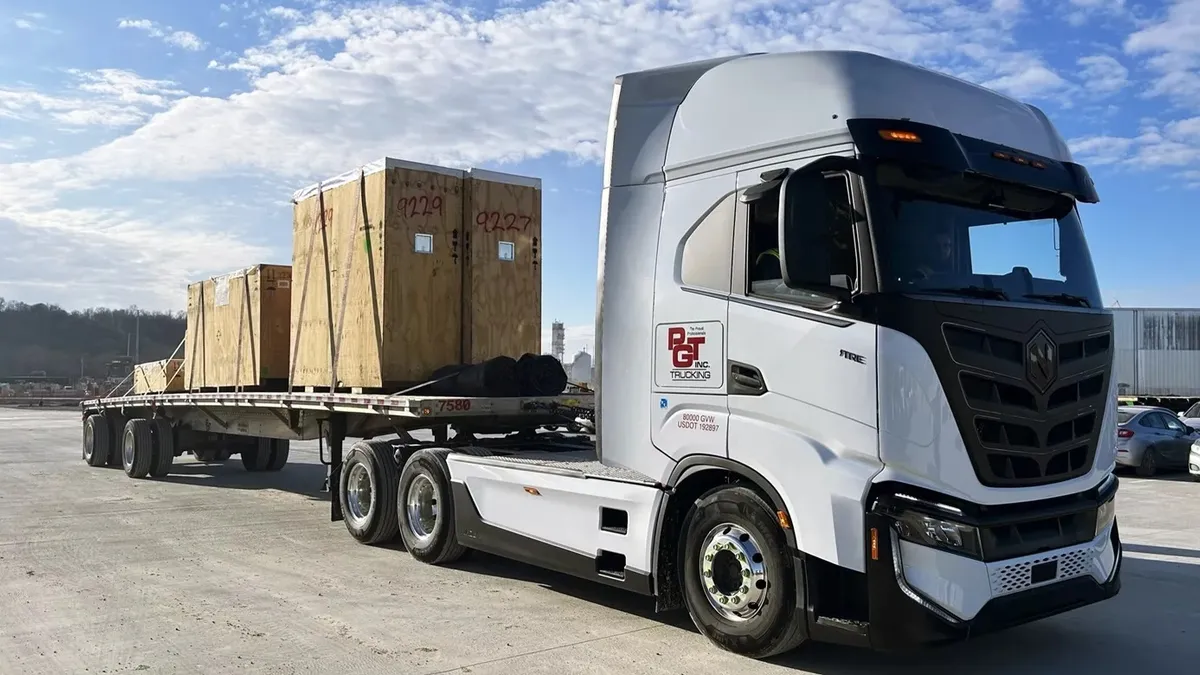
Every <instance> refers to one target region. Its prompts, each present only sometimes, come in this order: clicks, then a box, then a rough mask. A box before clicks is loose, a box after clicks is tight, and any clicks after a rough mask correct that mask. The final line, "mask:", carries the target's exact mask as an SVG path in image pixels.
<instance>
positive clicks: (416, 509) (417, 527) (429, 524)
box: [404, 474, 440, 543]
mask: <svg viewBox="0 0 1200 675" xmlns="http://www.w3.org/2000/svg"><path fill="white" fill-rule="evenodd" d="M439 497H440V495H439V494H438V489H437V486H436V485H434V484H433V481H432V480H430V479H429V477H428V476H426V475H423V474H418V475H417V476H416V477H415V478H413V481H412V483H410V484H409V486H408V490H407V493H406V494H405V496H404V510H405V515H406V516H408V517H407V518H406V519H405V520H407V521H408V531H409V532H411V533H412V534H413V536H414V537H416V538H417V540H418V541H420V542H422V543H424V542H426V541H428V540H429V539H432V538H433V534H434V532H435V531H436V529H437V521H438V515H439V513H440V509H439V508H438V501H439Z"/></svg>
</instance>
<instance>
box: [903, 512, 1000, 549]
mask: <svg viewBox="0 0 1200 675" xmlns="http://www.w3.org/2000/svg"><path fill="white" fill-rule="evenodd" d="M895 518H896V529H897V530H898V531H899V533H900V537H901V538H902V539H907V540H908V541H911V542H913V543H914V544H921V545H923V546H934V547H936V548H940V549H945V550H947V551H954V552H955V553H961V554H963V555H969V556H971V557H974V558H978V557H980V549H979V530H978V529H976V528H975V527H974V526H973V525H963V524H962V523H956V522H954V521H952V520H942V519H941V518H934V517H932V516H927V515H925V514H923V513H917V512H915V511H903V512H901V513H900V514H898V515H896V516H895Z"/></svg>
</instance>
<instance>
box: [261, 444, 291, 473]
mask: <svg viewBox="0 0 1200 675" xmlns="http://www.w3.org/2000/svg"><path fill="white" fill-rule="evenodd" d="M291 447H292V444H291V441H288V440H285V439H280V438H272V439H271V457H270V459H268V460H267V468H266V469H265V470H266V471H279V470H281V469H283V467H284V466H285V465H286V464H287V461H288V455H289V454H290V453H291Z"/></svg>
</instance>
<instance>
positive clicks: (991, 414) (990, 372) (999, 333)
mask: <svg viewBox="0 0 1200 675" xmlns="http://www.w3.org/2000/svg"><path fill="white" fill-rule="evenodd" d="M942 332H943V335H944V337H945V341H946V348H947V349H948V351H949V356H950V362H951V363H948V364H946V365H948V366H952V367H953V369H954V371H955V372H954V373H953V374H951V373H945V372H943V373H940V374H941V376H942V379H943V381H946V380H950V381H951V382H953V381H954V380H957V383H958V385H959V387H960V391H961V396H962V399H961V401H962V403H963V404H965V406H964V407H965V408H966V410H964V411H963V412H964V413H965V415H964V416H963V417H960V429H962V430H963V433H964V435H965V436H966V437H965V438H964V442H965V443H966V444H967V446H968V449H969V450H971V453H970V454H971V459H972V463H973V464H974V466H975V470H976V473H977V474H979V477H980V480H981V482H983V483H984V484H985V485H993V486H1026V485H1038V484H1043V483H1053V482H1057V481H1062V480H1068V479H1070V478H1074V477H1076V476H1079V475H1082V474H1084V473H1086V472H1087V470H1088V468H1089V466H1090V465H1091V462H1092V458H1093V457H1094V452H1095V447H1096V441H1097V436H1098V433H1099V426H1100V419H1099V416H1100V415H1101V414H1102V411H1103V409H1104V404H1105V400H1104V392H1105V391H1106V388H1107V382H1106V378H1107V376H1108V373H1109V370H1110V368H1111V360H1112V353H1111V351H1112V339H1111V334H1110V333H1108V332H1104V333H1100V334H1090V335H1085V336H1078V335H1070V336H1059V335H1057V334H1056V333H1055V332H1053V331H1052V330H1051V329H1050V328H1049V327H1048V326H1045V325H1036V326H1033V327H1031V328H1030V329H1029V330H1026V331H1023V332H1022V333H1020V334H1015V335H1014V334H1011V333H1012V332H1013V331H1012V330H1011V328H1009V327H1006V328H1000V327H998V326H988V327H987V328H986V329H984V328H982V327H978V328H977V327H973V326H969V325H963V324H958V323H946V324H944V325H943V331H942ZM1005 333H1008V335H1005ZM1047 341H1048V342H1049V343H1051V344H1053V345H1055V348H1054V351H1053V352H1051V353H1052V354H1053V355H1054V356H1053V358H1052V365H1050V366H1049V368H1051V369H1052V370H1049V371H1048V370H1047V369H1046V368H1047V366H1046V364H1045V358H1044V355H1045V352H1043V353H1042V354H1043V359H1042V363H1041V364H1036V365H1039V367H1040V370H1038V371H1036V372H1037V375H1038V376H1039V377H1041V378H1043V379H1044V380H1045V381H1039V382H1038V383H1037V384H1038V385H1040V386H1042V387H1045V391H1044V392H1043V391H1041V390H1040V389H1039V387H1038V386H1035V385H1034V381H1033V379H1032V377H1033V376H1032V375H1030V373H1031V372H1035V371H1033V370H1032V369H1031V368H1030V360H1031V359H1033V358H1035V357H1034V356H1031V355H1030V354H1029V352H1030V348H1029V345H1036V344H1040V343H1045V342H1047ZM1047 372H1051V373H1052V375H1049V376H1048V375H1047V374H1046V373H1047ZM951 378H952V379H951ZM1046 378H1049V379H1048V380H1047V379H1046ZM1046 381H1048V382H1049V385H1048V386H1046ZM955 393H957V392H950V391H948V392H947V394H948V395H950V397H951V403H952V407H954V406H953V403H954V401H953V399H955V398H957V396H955V395H954V394H955ZM964 417H965V418H964ZM962 422H967V423H965V424H964V423H962Z"/></svg>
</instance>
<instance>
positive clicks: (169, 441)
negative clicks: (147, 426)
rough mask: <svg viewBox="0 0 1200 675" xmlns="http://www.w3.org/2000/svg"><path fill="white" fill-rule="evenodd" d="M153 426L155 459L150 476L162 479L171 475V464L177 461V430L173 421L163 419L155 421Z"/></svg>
mask: <svg viewBox="0 0 1200 675" xmlns="http://www.w3.org/2000/svg"><path fill="white" fill-rule="evenodd" d="M151 426H152V428H153V431H154V459H153V461H152V462H151V467H150V476H151V477H152V478H162V477H163V476H166V475H167V474H169V473H171V463H172V462H174V461H175V428H174V427H173V426H172V425H171V420H169V419H165V418H162V417H159V418H157V419H155V420H154V422H153V423H152V425H151Z"/></svg>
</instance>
